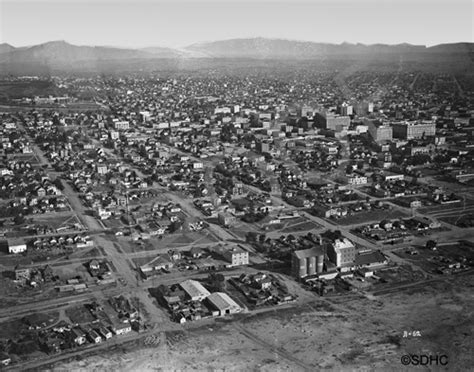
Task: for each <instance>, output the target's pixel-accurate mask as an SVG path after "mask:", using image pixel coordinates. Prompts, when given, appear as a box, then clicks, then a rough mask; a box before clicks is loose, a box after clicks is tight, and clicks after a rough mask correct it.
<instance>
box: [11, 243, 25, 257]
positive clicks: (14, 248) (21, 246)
mask: <svg viewBox="0 0 474 372" xmlns="http://www.w3.org/2000/svg"><path fill="white" fill-rule="evenodd" d="M26 249H27V247H26V243H25V242H23V241H19V240H9V241H8V253H12V254H17V253H23V252H26Z"/></svg>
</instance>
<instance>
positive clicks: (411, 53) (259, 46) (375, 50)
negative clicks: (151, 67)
mask: <svg viewBox="0 0 474 372" xmlns="http://www.w3.org/2000/svg"><path fill="white" fill-rule="evenodd" d="M473 56H474V43H453V44H440V45H436V46H432V47H426V46H424V45H411V44H398V45H385V44H373V45H364V44H350V43H342V44H328V43H316V42H308V41H292V40H283V39H267V38H248V39H231V40H222V41H214V42H205V43H197V44H193V45H190V46H187V47H185V48H181V49H173V48H164V47H150V48H142V49H131V48H115V47H105V46H77V45H72V44H69V43H67V42H65V41H51V42H47V43H43V44H39V45H34V46H29V47H19V48H15V47H14V46H12V45H10V44H6V43H4V44H0V73H1V72H2V71H4V72H12V71H13V70H17V69H18V68H20V69H22V68H26V69H27V68H28V67H32V66H35V67H37V68H39V67H41V68H44V69H46V70H68V69H73V70H77V69H81V65H82V66H83V67H85V68H89V69H90V68H94V66H104V65H107V64H112V65H113V64H124V63H125V62H127V63H132V64H133V62H134V61H135V62H139V61H140V62H143V61H148V62H149V61H153V60H156V59H161V60H163V59H168V60H178V61H179V60H183V59H260V60H264V59H268V60H316V59H331V58H344V59H355V60H358V59H371V60H372V59H381V60H395V59H396V60H398V59H399V58H403V60H406V61H410V60H413V61H423V60H426V61H432V60H433V59H436V60H443V61H445V60H446V61H449V60H459V59H464V60H466V61H469V62H472V61H473Z"/></svg>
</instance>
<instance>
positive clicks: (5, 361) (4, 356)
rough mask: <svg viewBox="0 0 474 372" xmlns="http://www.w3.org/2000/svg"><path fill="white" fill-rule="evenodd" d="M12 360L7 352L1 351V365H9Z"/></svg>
mask: <svg viewBox="0 0 474 372" xmlns="http://www.w3.org/2000/svg"><path fill="white" fill-rule="evenodd" d="M11 362H12V360H11V358H10V357H9V356H8V355H7V354H5V353H0V365H2V366H8V365H9V364H10V363H11Z"/></svg>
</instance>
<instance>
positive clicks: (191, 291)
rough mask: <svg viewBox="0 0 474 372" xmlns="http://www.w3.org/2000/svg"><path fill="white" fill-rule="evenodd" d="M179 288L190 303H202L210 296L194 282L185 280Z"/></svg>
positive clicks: (200, 285)
mask: <svg viewBox="0 0 474 372" xmlns="http://www.w3.org/2000/svg"><path fill="white" fill-rule="evenodd" d="M180 287H181V288H182V289H183V291H184V292H185V293H186V294H187V295H188V297H189V298H190V299H191V301H202V300H204V299H205V298H206V297H208V296H209V295H210V294H211V293H210V292H209V291H208V290H207V289H206V288H204V286H203V285H202V284H201V283H199V282H198V281H196V280H191V279H189V280H186V281H184V282H182V283H181V284H180Z"/></svg>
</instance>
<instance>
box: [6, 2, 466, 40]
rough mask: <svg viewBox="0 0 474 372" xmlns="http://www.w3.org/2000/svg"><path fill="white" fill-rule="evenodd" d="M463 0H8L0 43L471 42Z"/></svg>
mask: <svg viewBox="0 0 474 372" xmlns="http://www.w3.org/2000/svg"><path fill="white" fill-rule="evenodd" d="M472 17H473V8H472V2H471V1H469V0H454V1H448V0H442V1H441V0H438V1H428V0H415V1H408V0H402V1H387V0H383V1H374V0H368V1H362V2H359V1H357V2H356V1H350V0H336V1H324V0H323V1H321V0H317V1H295V2H291V9H288V3H287V2H282V1H265V0H258V1H238V2H237V1H232V0H224V1H190V0H188V1H185V0H178V1H161V0H158V1H143V0H142V1H128V2H113V1H109V0H99V1H77V0H76V1H56V0H52V1H41V0H38V1H31V0H29V1H28V0H26V1H23V0H20V1H9V0H2V1H1V2H0V20H1V22H0V23H1V26H0V41H1V42H5V43H9V44H11V45H14V46H16V47H19V46H29V45H34V44H40V43H44V42H48V41H53V40H66V41H68V42H70V43H73V44H77V45H101V46H105V45H107V46H117V47H127V48H141V47H150V46H168V47H185V46H188V45H190V44H193V43H198V42H204V41H214V40H223V39H231V38H246V37H268V38H282V39H290V40H304V41H315V42H327V43H342V42H350V43H364V44H374V43H384V44H399V43H410V44H422V45H427V46H431V45H435V44H441V43H452V42H471V41H472V39H473V29H472Z"/></svg>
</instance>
